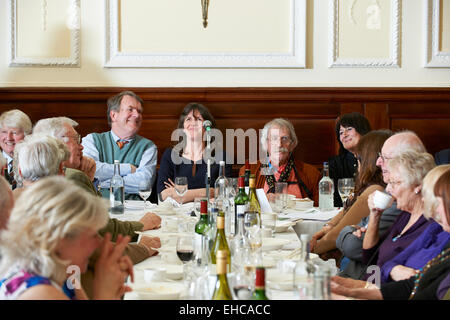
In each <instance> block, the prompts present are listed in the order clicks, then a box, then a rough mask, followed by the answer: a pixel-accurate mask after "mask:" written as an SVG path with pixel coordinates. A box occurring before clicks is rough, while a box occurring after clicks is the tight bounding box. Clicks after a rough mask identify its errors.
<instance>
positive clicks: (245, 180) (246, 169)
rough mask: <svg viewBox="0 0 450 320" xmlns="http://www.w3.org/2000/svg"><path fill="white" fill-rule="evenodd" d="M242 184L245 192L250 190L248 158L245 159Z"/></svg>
mask: <svg viewBox="0 0 450 320" xmlns="http://www.w3.org/2000/svg"><path fill="white" fill-rule="evenodd" d="M244 185H245V193H246V194H248V191H249V190H250V162H249V161H248V160H245V172H244Z"/></svg>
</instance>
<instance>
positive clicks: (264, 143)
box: [260, 118, 298, 150]
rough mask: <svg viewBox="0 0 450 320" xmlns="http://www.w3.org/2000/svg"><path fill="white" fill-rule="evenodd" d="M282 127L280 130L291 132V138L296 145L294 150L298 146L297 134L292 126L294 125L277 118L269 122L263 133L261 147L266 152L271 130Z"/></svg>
mask: <svg viewBox="0 0 450 320" xmlns="http://www.w3.org/2000/svg"><path fill="white" fill-rule="evenodd" d="M274 126H276V127H280V128H285V129H288V130H289V135H290V136H291V143H292V144H293V145H294V148H295V147H296V146H297V144H298V139H297V135H296V134H295V129H294V126H293V125H292V123H291V122H290V121H289V120H287V119H284V118H276V119H273V120H271V121H269V122H267V123H266V124H265V125H264V128H263V129H262V131H261V138H260V140H261V145H262V147H263V148H264V150H267V149H268V148H267V139H268V137H269V130H270V129H271V128H272V127H274Z"/></svg>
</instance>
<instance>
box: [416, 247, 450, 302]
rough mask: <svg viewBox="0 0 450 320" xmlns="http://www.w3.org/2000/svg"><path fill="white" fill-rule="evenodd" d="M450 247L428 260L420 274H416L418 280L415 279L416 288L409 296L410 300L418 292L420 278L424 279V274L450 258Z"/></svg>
mask: <svg viewBox="0 0 450 320" xmlns="http://www.w3.org/2000/svg"><path fill="white" fill-rule="evenodd" d="M448 253H450V248H447V249H445V250H442V251H441V253H439V254H438V255H437V256H436V257H434V258H433V259H431V260H430V261H428V262H427V264H426V265H425V266H424V267H423V268H422V269H421V270H420V272H419V273H418V274H416V280H414V288H413V290H412V292H411V295H410V296H409V300H411V299H412V298H413V297H414V295H415V294H416V292H417V289H418V288H419V283H420V280H421V279H422V277H423V275H424V274H425V273H426V272H427V271H428V270H429V269H430V268H431V267H432V266H434V265H436V264H440V263H442V262H444V261H446V260H447V259H448V258H450V255H449V254H448Z"/></svg>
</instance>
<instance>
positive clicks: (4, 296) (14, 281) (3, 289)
mask: <svg viewBox="0 0 450 320" xmlns="http://www.w3.org/2000/svg"><path fill="white" fill-rule="evenodd" d="M37 285H50V286H54V287H55V288H58V289H60V290H61V289H62V290H63V292H64V294H65V295H66V296H67V297H68V298H69V299H71V300H75V299H76V297H75V290H74V289H69V288H68V287H67V284H66V283H64V286H63V287H62V288H61V287H59V286H58V285H57V284H56V283H55V282H53V281H51V280H50V279H49V278H46V277H42V276H39V275H36V274H34V273H32V272H28V271H26V270H17V269H14V268H13V269H11V270H10V271H9V272H8V273H7V274H6V277H4V278H3V279H1V280H0V300H17V299H18V298H19V296H20V295H21V294H22V293H24V292H25V291H26V290H28V289H29V288H31V287H33V286H37Z"/></svg>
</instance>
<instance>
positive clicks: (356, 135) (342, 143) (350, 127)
mask: <svg viewBox="0 0 450 320" xmlns="http://www.w3.org/2000/svg"><path fill="white" fill-rule="evenodd" d="M370 130H371V128H370V123H369V120H367V118H366V117H364V116H363V115H362V114H361V113H359V112H351V113H346V114H344V115H342V116H340V117H339V118H338V119H337V120H336V126H335V131H336V138H337V141H338V143H339V153H338V155H337V156H333V157H331V158H330V159H328V166H329V170H330V171H329V172H330V178H331V179H333V181H334V187H335V190H334V206H335V207H342V205H343V204H342V200H341V197H340V196H339V192H338V190H337V185H338V180H339V179H343V178H354V176H355V174H356V170H357V166H358V164H357V161H356V158H355V150H356V146H357V145H358V142H359V140H360V139H361V137H362V136H364V135H365V134H366V133H368V132H369V131H370Z"/></svg>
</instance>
